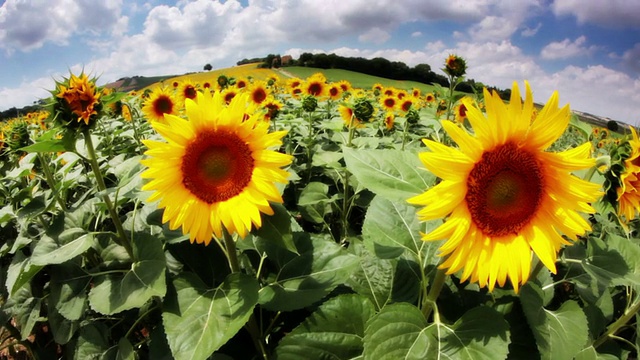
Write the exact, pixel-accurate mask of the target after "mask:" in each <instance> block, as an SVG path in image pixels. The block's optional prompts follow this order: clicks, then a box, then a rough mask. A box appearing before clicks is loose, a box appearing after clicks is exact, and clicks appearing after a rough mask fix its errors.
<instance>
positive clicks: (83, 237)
mask: <svg viewBox="0 0 640 360" xmlns="http://www.w3.org/2000/svg"><path fill="white" fill-rule="evenodd" d="M93 243H94V242H93V235H92V234H87V233H86V231H84V230H83V229H80V228H72V229H68V230H65V231H64V232H62V233H61V234H60V235H59V236H56V237H55V238H54V237H52V236H47V235H44V236H42V238H41V239H40V241H38V242H37V244H36V246H35V248H34V249H33V254H32V255H31V262H32V263H33V264H35V265H49V264H61V263H63V262H65V261H67V260H69V259H73V258H74V257H76V256H78V255H80V254H82V253H83V252H85V251H86V250H87V249H89V248H90V247H91V245H93Z"/></svg>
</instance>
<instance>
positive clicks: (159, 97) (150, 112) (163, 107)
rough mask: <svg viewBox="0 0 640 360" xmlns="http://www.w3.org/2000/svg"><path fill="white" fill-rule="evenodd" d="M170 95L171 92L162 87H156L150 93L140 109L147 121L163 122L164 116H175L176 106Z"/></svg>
mask: <svg viewBox="0 0 640 360" xmlns="http://www.w3.org/2000/svg"><path fill="white" fill-rule="evenodd" d="M172 93H173V91H171V90H170V89H168V88H166V87H163V86H158V87H156V88H155V89H153V91H151V94H149V97H148V98H147V99H146V100H145V102H144V106H143V107H142V112H143V113H144V115H145V117H146V118H147V120H149V121H151V122H154V121H159V122H164V114H170V115H176V114H177V113H178V106H177V104H176V100H175V99H174V98H173V95H172Z"/></svg>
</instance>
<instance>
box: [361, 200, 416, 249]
mask: <svg viewBox="0 0 640 360" xmlns="http://www.w3.org/2000/svg"><path fill="white" fill-rule="evenodd" d="M362 238H363V240H364V244H365V246H367V248H368V249H369V251H372V252H373V253H375V254H376V255H377V256H379V257H381V258H395V257H398V256H400V255H402V254H403V253H404V252H405V250H406V251H409V252H411V253H413V254H414V255H418V253H419V252H420V249H421V248H422V246H424V245H425V243H424V242H423V241H422V240H421V239H420V221H419V220H418V217H417V215H416V208H415V207H413V206H409V205H408V204H406V203H401V202H391V201H389V200H386V199H385V198H383V197H380V196H376V197H375V198H374V199H373V200H372V201H371V205H370V206H369V209H368V210H367V215H366V217H365V219H364V224H363V225H362Z"/></svg>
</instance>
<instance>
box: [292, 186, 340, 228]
mask: <svg viewBox="0 0 640 360" xmlns="http://www.w3.org/2000/svg"><path fill="white" fill-rule="evenodd" d="M328 193H329V185H327V184H324V183H321V182H310V183H309V184H307V186H305V188H304V189H302V192H301V193H300V197H299V198H298V209H300V214H302V216H303V217H304V218H305V219H306V220H309V221H311V222H314V223H316V224H322V223H323V222H324V221H325V220H324V217H325V216H326V215H327V214H329V213H330V212H331V205H330V203H331V202H332V199H331V198H330V197H329V195H328Z"/></svg>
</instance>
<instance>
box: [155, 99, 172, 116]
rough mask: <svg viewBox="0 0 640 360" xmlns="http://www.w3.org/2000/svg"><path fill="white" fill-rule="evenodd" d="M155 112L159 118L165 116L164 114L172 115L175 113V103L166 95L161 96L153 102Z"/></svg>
mask: <svg viewBox="0 0 640 360" xmlns="http://www.w3.org/2000/svg"><path fill="white" fill-rule="evenodd" d="M153 111H154V112H155V113H156V115H158V116H163V115H164V114H171V113H172V111H173V101H171V98H169V97H168V96H166V95H160V96H158V98H157V99H156V100H155V101H154V102H153Z"/></svg>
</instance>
